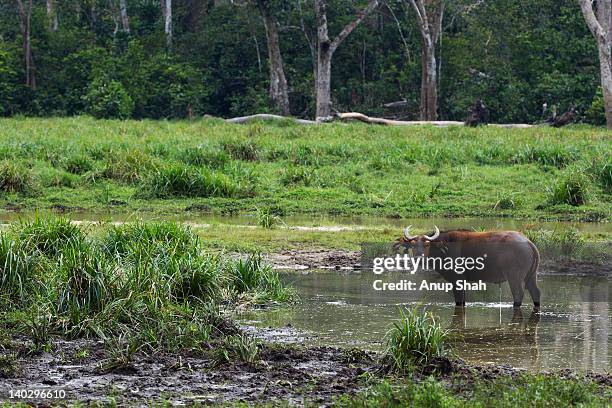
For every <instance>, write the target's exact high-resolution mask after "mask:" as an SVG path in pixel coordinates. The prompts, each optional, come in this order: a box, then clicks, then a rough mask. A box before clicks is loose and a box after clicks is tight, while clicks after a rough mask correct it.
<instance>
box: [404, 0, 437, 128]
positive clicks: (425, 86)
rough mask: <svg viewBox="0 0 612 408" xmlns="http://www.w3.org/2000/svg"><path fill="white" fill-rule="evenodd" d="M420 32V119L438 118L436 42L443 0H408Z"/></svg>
mask: <svg viewBox="0 0 612 408" xmlns="http://www.w3.org/2000/svg"><path fill="white" fill-rule="evenodd" d="M409 1H410V4H411V5H412V8H413V9H414V11H415V14H416V18H417V24H418V26H419V31H420V32H421V102H420V116H421V120H436V119H438V87H437V86H438V83H437V82H438V81H437V76H438V74H437V73H438V65H437V62H436V43H437V42H438V38H440V31H442V18H443V16H444V2H445V0H409Z"/></svg>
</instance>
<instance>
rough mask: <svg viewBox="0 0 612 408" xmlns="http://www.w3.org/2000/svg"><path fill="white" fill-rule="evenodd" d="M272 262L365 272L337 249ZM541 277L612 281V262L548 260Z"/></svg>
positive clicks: (356, 259) (356, 256) (355, 257)
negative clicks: (598, 278)
mask: <svg viewBox="0 0 612 408" xmlns="http://www.w3.org/2000/svg"><path fill="white" fill-rule="evenodd" d="M267 257H268V260H269V261H270V262H271V263H272V265H273V266H274V268H276V269H285V270H305V269H336V270H358V269H360V268H361V259H360V253H359V252H358V251H342V250H336V249H296V250H287V251H282V252H278V253H272V254H269V255H268V256H267ZM539 273H540V274H543V275H546V274H550V275H575V276H608V277H612V262H609V261H608V262H605V263H595V262H587V261H577V260H546V259H543V260H542V262H541V264H540V269H539Z"/></svg>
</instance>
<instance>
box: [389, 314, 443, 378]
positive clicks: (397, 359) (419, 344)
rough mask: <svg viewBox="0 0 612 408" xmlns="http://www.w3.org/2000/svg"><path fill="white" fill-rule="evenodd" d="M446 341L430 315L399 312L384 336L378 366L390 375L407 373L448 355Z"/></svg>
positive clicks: (438, 325)
mask: <svg viewBox="0 0 612 408" xmlns="http://www.w3.org/2000/svg"><path fill="white" fill-rule="evenodd" d="M447 337H448V333H447V332H446V331H445V330H444V329H442V326H441V325H440V323H438V322H437V321H436V319H435V317H434V316H433V314H432V313H431V312H424V311H420V310H419V309H418V308H416V307H414V308H412V309H406V310H400V319H399V321H397V322H395V323H393V328H391V329H390V330H389V331H388V332H387V336H386V341H387V346H386V349H385V352H384V355H383V359H382V365H383V367H385V369H387V370H389V371H392V372H397V373H406V372H409V371H411V370H413V369H414V368H415V367H417V366H420V365H423V364H427V362H429V361H430V360H431V359H433V358H434V357H443V356H445V355H446V354H447V353H448V351H449V346H448V343H447Z"/></svg>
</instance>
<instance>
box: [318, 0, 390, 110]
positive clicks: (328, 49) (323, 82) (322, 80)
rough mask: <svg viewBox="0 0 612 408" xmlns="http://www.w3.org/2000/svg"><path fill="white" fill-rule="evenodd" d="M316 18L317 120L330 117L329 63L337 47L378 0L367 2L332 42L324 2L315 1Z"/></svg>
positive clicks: (375, 5) (374, 6)
mask: <svg viewBox="0 0 612 408" xmlns="http://www.w3.org/2000/svg"><path fill="white" fill-rule="evenodd" d="M314 5H315V14H316V17H317V69H316V74H317V75H316V78H315V91H316V95H317V113H316V117H317V120H321V119H325V118H328V117H330V116H331V62H332V57H333V55H334V52H335V51H336V49H337V48H338V46H339V45H340V44H341V43H342V41H344V40H345V39H346V37H348V36H349V34H351V32H353V30H354V29H355V28H356V27H357V26H358V25H359V24H361V22H362V21H363V20H364V19H365V18H366V16H367V15H368V14H370V13H371V12H372V11H373V10H374V9H376V7H378V0H369V1H368V4H367V6H366V7H365V8H364V9H362V10H360V11H359V12H358V13H357V16H356V17H355V19H353V21H351V22H350V23H348V24H347V25H346V26H344V28H343V29H342V31H340V33H339V34H338V35H337V36H336V37H335V38H334V39H333V40H332V39H330V38H329V31H328V28H327V10H326V8H327V5H326V1H325V0H315V2H314Z"/></svg>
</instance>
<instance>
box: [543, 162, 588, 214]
mask: <svg viewBox="0 0 612 408" xmlns="http://www.w3.org/2000/svg"><path fill="white" fill-rule="evenodd" d="M592 182H593V181H592V180H591V179H590V178H589V177H588V176H587V175H586V174H584V172H582V171H579V170H573V171H571V172H569V173H568V174H566V175H565V176H564V177H562V178H560V179H559V180H558V181H557V183H556V184H555V186H554V187H553V188H552V190H551V191H550V193H549V198H548V203H549V204H550V205H558V204H569V205H573V206H580V205H584V204H586V203H587V201H588V198H589V195H590V185H591V183H592Z"/></svg>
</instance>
